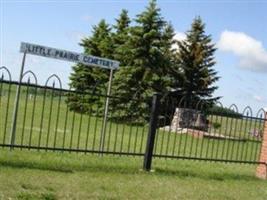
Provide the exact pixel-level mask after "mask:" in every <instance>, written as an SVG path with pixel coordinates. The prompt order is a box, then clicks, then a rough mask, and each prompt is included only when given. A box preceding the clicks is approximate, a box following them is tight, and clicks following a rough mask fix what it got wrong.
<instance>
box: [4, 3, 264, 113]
mask: <svg viewBox="0 0 267 200" xmlns="http://www.w3.org/2000/svg"><path fill="white" fill-rule="evenodd" d="M0 2H1V3H0V5H1V8H0V17H1V19H0V21H1V27H0V28H1V30H0V34H1V35H0V65H1V66H6V67H8V68H9V69H10V71H11V73H12V75H13V79H14V80H17V78H18V74H19V69H20V65H21V57H22V55H21V54H20V53H19V46H20V42H21V41H25V42H30V43H36V44H41V45H45V46H51V47H55V48H60V49H66V50H70V51H77V52H82V48H81V47H80V46H79V45H78V43H79V41H80V40H81V38H83V37H85V36H89V35H90V34H91V29H92V26H93V25H95V24H97V23H98V22H99V20H100V19H102V18H104V19H106V20H107V22H108V23H114V19H115V18H116V17H117V16H118V15H119V13H120V11H121V9H127V10H128V11H129V15H130V17H131V18H135V16H136V14H138V13H140V12H141V11H143V10H144V8H145V6H146V5H147V3H148V1H137V0H129V1H122V0H120V1H119V0H113V1H111V0H110V1H109V0H105V1H101V0H99V1H89V0H88V1H60V0H57V1H51V0H49V1H44V0H39V1H38V0H35V1H31V0H27V1H19V0H16V1H14V0H0ZM158 5H159V7H160V8H161V10H162V14H163V16H164V18H165V19H166V20H167V21H170V22H171V23H172V24H173V26H174V28H175V30H176V39H183V38H184V32H186V31H187V30H188V29H189V28H190V24H191V22H192V20H193V19H194V17H195V16H198V15H200V16H201V17H202V18H203V21H204V22H205V23H206V32H207V34H211V35H212V38H213V41H214V43H216V45H217V48H218V50H217V52H216V61H217V64H216V66H215V69H216V70H217V71H218V72H219V76H221V79H220V81H218V83H217V85H218V86H219V89H218V90H217V91H216V93H215V95H216V96H222V97H223V98H222V100H221V101H222V103H223V104H224V105H226V106H229V105H231V104H232V103H236V104H237V105H238V106H239V107H240V110H242V108H244V107H245V106H246V105H249V106H251V107H253V109H254V110H256V109H259V108H265V107H267V37H266V36H267V25H266V22H267V15H266V10H267V1H265V2H264V1H253V0H251V1H218V0H217V1H216V0H215V1H174V0H172V1H171V0H162V1H158ZM71 66H72V63H68V62H63V61H57V60H49V59H45V58H41V57H36V56H28V57H27V62H26V69H25V70H32V71H34V72H35V73H36V74H37V76H38V82H39V83H40V84H43V83H44V82H45V79H46V78H47V77H48V76H49V75H51V74H52V73H55V74H57V75H58V76H59V77H60V78H61V79H62V82H63V85H64V86H65V87H66V86H67V83H68V77H69V75H70V73H71Z"/></svg>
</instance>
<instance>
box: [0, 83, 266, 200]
mask: <svg viewBox="0 0 267 200" xmlns="http://www.w3.org/2000/svg"><path fill="white" fill-rule="evenodd" d="M0 86H1V85H0ZM5 87H6V86H5ZM2 89H3V88H2ZM7 89H8V88H7V87H6V88H5V94H4V95H2V96H0V106H1V109H0V143H2V144H9V142H10V128H11V116H12V111H13V102H14V87H12V88H11V92H10V93H7V91H8V90H7ZM1 91H3V90H1ZM2 94H3V93H2ZM9 94H10V95H9ZM25 95H26V94H25V90H24V92H22V94H21V98H20V105H19V112H18V122H17V129H16V141H15V144H17V145H29V146H41V147H51V148H53V147H57V148H66V149H68V148H71V149H80V150H99V147H100V133H101V130H102V123H103V118H101V117H97V116H95V115H94V114H90V115H80V114H78V113H74V112H70V111H69V110H68V109H67V106H66V104H65V103H64V97H62V98H61V99H59V98H58V97H52V96H51V95H50V96H49V95H48V96H47V97H46V98H45V101H44V97H43V95H38V96H37V97H36V101H34V100H33V99H27V98H26V96H25ZM28 97H29V96H28ZM110 113H111V114H112V112H110ZM211 120H216V121H220V122H221V125H222V126H221V128H220V129H218V130H215V129H210V130H209V131H210V132H213V133H220V134H223V135H228V136H232V137H236V138H241V139H247V140H246V141H243V140H218V139H207V138H195V137H192V136H190V135H188V134H177V133H172V132H170V131H162V130H159V129H158V130H157V136H156V144H155V152H154V153H155V154H161V155H170V156H186V157H197V158H209V159H226V160H240V161H257V159H258V155H259V150H260V144H261V143H260V140H257V139H255V138H251V136H249V135H248V134H247V132H248V131H249V130H250V129H253V128H260V127H262V122H258V121H256V120H249V121H248V120H244V119H229V118H224V117H219V118H218V117H216V116H215V117H213V118H212V119H211ZM147 132H148V125H144V126H136V125H129V124H120V123H114V122H111V121H109V123H108V124H107V130H106V138H105V147H104V150H105V151H113V152H117V153H120V152H128V153H141V154H142V153H144V150H145V143H146V137H147ZM142 162H143V157H142V156H141V157H127V156H122V157H119V156H108V155H104V156H99V155H98V154H95V155H93V154H84V153H67V152H65V153H62V152H45V151H40V152H38V151H35V150H31V151H28V150H23V151H20V150H19V149H15V150H13V151H9V150H7V149H4V148H1V149H0V200H2V199H3V200H5V199H8V200H10V199H20V200H35V199H43V200H54V199H77V200H78V199H201V200H203V199H208V200H209V199H210V200H211V199H212V200H213V199H216V200H223V199H237V200H239V199H242V200H243V199H244V200H246V199H247V200H250V199H256V200H257V199H267V190H266V187H267V183H266V181H261V180H258V179H256V178H255V177H254V173H255V165H253V166H251V165H244V164H243V165H241V164H222V163H210V162H198V161H188V160H187V161H185V160H168V159H159V158H154V159H153V165H152V166H153V169H154V170H155V172H151V173H147V172H144V171H142V170H141V168H142Z"/></svg>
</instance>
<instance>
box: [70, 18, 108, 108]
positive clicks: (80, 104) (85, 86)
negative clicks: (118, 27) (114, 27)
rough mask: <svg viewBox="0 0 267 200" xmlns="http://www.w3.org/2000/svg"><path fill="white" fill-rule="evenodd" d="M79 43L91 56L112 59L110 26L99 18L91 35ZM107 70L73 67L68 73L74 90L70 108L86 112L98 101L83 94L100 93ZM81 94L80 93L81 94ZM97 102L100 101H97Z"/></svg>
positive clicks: (105, 79) (81, 65)
mask: <svg viewBox="0 0 267 200" xmlns="http://www.w3.org/2000/svg"><path fill="white" fill-rule="evenodd" d="M80 45H81V46H82V47H83V48H84V53H85V54H88V55H93V56H99V57H105V58H110V59H112V58H113V56H112V53H113V45H112V39H111V28H110V27H109V25H108V24H107V23H106V22H105V20H101V21H100V22H99V24H98V25H97V26H94V27H93V31H92V36H91V37H88V38H84V39H83V40H82V42H81V43H80ZM108 75H109V71H108V70H106V69H101V68H98V67H94V66H92V67H90V66H85V65H83V64H77V65H75V66H74V67H73V72H72V73H71V75H70V81H71V82H70V86H71V88H72V89H74V90H75V91H76V93H73V94H71V95H70V97H69V98H68V100H67V103H68V105H69V107H70V109H71V110H75V111H78V112H88V110H89V108H90V105H91V104H92V103H93V102H96V101H98V99H97V97H94V96H91V95H85V94H86V93H92V91H93V92H95V93H101V92H103V90H105V88H106V82H107V81H108ZM81 93H82V94H83V95H82V94H81ZM98 103H102V102H100V101H98Z"/></svg>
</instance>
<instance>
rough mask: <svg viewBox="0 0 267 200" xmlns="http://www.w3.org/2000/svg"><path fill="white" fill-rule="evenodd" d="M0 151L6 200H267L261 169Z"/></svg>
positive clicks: (0, 190)
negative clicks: (147, 165) (145, 167)
mask: <svg viewBox="0 0 267 200" xmlns="http://www.w3.org/2000/svg"><path fill="white" fill-rule="evenodd" d="M142 162H143V159H142V158H141V157H140V158H134V157H118V156H103V157H101V156H97V155H90V154H89V155H84V154H76V153H71V154H70V153H64V154H62V153H45V152H35V151H19V150H17V151H12V152H10V151H6V150H0V180H1V181H0V199H1V200H2V199H3V200H6V199H18V200H20V199H27V200H28V199H34V200H36V199H43V200H44V199H46V200H47V199H50V200H52V199H53V200H54V199H77V200H78V199H182V200H183V199H185V200H188V199H190V200H191V199H194V200H195V199H196V200H197V199H200V200H203V199H205V200H214V199H216V200H225V199H231V200H234V199H236V200H240V199H242V200H251V199H254V200H260V199H262V200H265V199H266V198H267V190H266V188H267V182H266V181H263V180H259V179H257V178H255V177H254V173H255V166H251V165H239V164H235V165H233V164H222V163H209V162H198V161H184V160H164V159H154V160H153V169H154V170H155V172H149V173H147V172H144V171H142V170H141V167H142Z"/></svg>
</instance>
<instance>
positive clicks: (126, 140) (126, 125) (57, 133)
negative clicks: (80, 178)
mask: <svg viewBox="0 0 267 200" xmlns="http://www.w3.org/2000/svg"><path fill="white" fill-rule="evenodd" d="M18 84H19V83H18V82H16V81H12V78H11V74H10V72H9V71H8V70H7V69H6V68H4V67H1V68H0V108H1V109H0V146H2V147H9V148H11V149H13V148H19V149H36V150H38V151H39V150H44V151H49V150H50V151H69V152H72V151H74V152H84V153H98V154H117V155H132V156H145V162H144V168H145V169H150V166H151V160H152V156H153V157H158V158H172V159H177V158H179V159H194V160H209V161H222V162H238V163H250V164H257V163H260V162H259V152H260V148H261V143H262V134H263V131H264V123H265V121H266V114H265V111H264V110H263V109H261V110H260V111H259V112H257V113H256V115H253V112H252V109H251V108H250V107H246V108H245V109H244V110H242V111H239V110H238V108H237V106H236V105H232V106H231V107H230V108H228V109H226V108H223V107H222V105H221V104H218V105H217V106H213V108H215V109H207V106H206V105H205V104H204V102H201V101H199V102H196V103H194V104H193V105H190V107H189V106H188V105H187V102H186V101H185V99H184V98H174V97H167V98H166V97H164V98H163V97H160V96H158V95H156V96H154V98H153V99H152V97H151V103H150V104H148V105H146V104H145V106H143V111H144V112H145V113H148V114H149V113H150V121H149V120H148V119H145V120H140V121H139V119H137V117H136V115H134V114H131V109H130V110H129V105H128V104H130V103H132V102H133V101H134V102H135V104H136V105H138V104H144V102H140V101H138V100H137V99H135V100H134V99H131V100H130V101H131V102H130V101H129V102H125V101H118V100H120V99H121V98H124V97H114V96H107V95H103V94H96V93H94V91H93V90H92V91H91V92H90V91H89V92H77V91H73V90H71V89H68V90H67V89H63V88H62V84H61V81H60V79H59V77H57V76H56V75H52V76H50V77H49V78H48V79H47V81H46V83H45V85H39V84H38V82H37V78H36V76H35V74H34V73H32V72H31V71H28V72H26V73H24V76H23V81H22V83H21V92H20V96H19V104H18V112H17V114H16V118H17V120H16V121H15V122H14V117H13V118H12V115H13V113H14V101H15V94H16V88H17V86H18ZM74 97H78V99H79V101H78V104H76V105H75V106H76V109H70V108H71V106H70V104H69V100H70V99H71V98H74ZM107 99H109V102H110V105H111V106H110V107H109V110H108V115H107V118H105V115H104V113H105V112H104V106H103V105H104V104H105V102H106V101H107ZM72 100H73V99H72ZM81 102H82V104H81V106H80V107H79V103H81ZM120 102H123V103H120ZM77 105H78V108H79V109H77ZM112 105H116V106H112ZM131 105H132V104H131ZM118 108H119V109H118ZM131 116H132V117H131ZM14 123H15V124H14ZM12 127H15V129H14V131H13V132H12ZM12 136H13V137H12Z"/></svg>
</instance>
